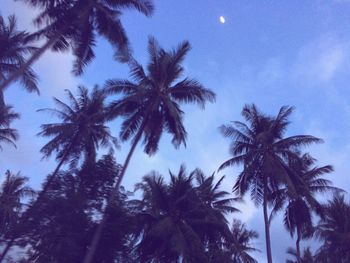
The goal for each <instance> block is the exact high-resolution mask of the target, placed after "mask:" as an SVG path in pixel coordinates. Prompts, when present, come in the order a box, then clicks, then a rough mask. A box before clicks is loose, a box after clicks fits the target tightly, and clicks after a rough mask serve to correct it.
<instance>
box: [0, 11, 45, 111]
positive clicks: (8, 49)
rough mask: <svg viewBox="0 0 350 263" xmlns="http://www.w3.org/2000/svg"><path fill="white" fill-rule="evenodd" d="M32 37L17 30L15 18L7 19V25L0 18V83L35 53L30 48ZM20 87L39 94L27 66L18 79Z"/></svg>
mask: <svg viewBox="0 0 350 263" xmlns="http://www.w3.org/2000/svg"><path fill="white" fill-rule="evenodd" d="M32 42H33V37H32V36H31V35H30V34H29V33H27V32H25V31H18V30H17V23H16V18H15V16H13V15H12V16H9V17H8V24H6V21H5V19H4V18H3V17H2V16H0V83H3V82H5V81H6V80H7V79H9V78H10V76H11V75H13V74H14V73H15V72H17V71H18V70H19V69H20V68H21V67H22V66H23V65H24V64H25V62H26V56H27V55H30V54H31V53H33V52H35V51H36V48H35V47H34V46H32V45H31V44H32ZM16 79H17V78H16ZM18 79H19V80H20V82H21V84H22V86H23V87H24V88H25V89H26V90H27V91H29V92H33V91H35V92H39V90H38V87H37V76H36V74H35V73H34V71H33V70H32V69H31V68H30V67H29V66H28V67H26V68H25V70H23V72H22V73H21V75H20V76H19V78H18ZM5 88H6V86H2V87H1V88H0V105H1V106H4V105H5V101H4V90H5Z"/></svg>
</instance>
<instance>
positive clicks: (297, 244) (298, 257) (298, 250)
mask: <svg viewBox="0 0 350 263" xmlns="http://www.w3.org/2000/svg"><path fill="white" fill-rule="evenodd" d="M295 245H296V251H297V262H298V263H301V255H300V231H299V229H298V230H297V240H296V242H295Z"/></svg>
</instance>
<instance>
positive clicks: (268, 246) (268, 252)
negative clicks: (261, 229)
mask: <svg viewBox="0 0 350 263" xmlns="http://www.w3.org/2000/svg"><path fill="white" fill-rule="evenodd" d="M263 210H264V223H265V240H266V255H267V262H268V263H272V253H271V239H270V224H269V218H268V214H267V183H266V179H265V183H264V201H263Z"/></svg>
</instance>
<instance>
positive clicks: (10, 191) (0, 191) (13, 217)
mask: <svg viewBox="0 0 350 263" xmlns="http://www.w3.org/2000/svg"><path fill="white" fill-rule="evenodd" d="M27 181H28V178H26V177H23V176H21V175H20V174H19V173H17V174H12V173H11V172H10V171H6V174H5V180H4V182H3V183H2V185H1V188H0V207H1V209H0V236H1V235H4V234H6V233H7V232H8V231H9V230H10V228H11V227H13V226H14V225H15V224H16V223H17V220H18V218H19V216H20V213H21V212H22V209H23V206H24V205H23V203H22V199H23V198H25V197H32V196H33V195H34V191H33V190H32V189H31V188H30V187H28V186H25V184H26V182H27Z"/></svg>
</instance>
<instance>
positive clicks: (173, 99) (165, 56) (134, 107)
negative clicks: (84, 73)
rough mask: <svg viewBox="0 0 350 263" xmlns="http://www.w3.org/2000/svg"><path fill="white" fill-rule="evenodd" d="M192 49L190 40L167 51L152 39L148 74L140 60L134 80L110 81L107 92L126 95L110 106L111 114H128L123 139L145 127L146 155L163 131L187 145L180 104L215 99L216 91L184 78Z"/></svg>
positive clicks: (133, 66)
mask: <svg viewBox="0 0 350 263" xmlns="http://www.w3.org/2000/svg"><path fill="white" fill-rule="evenodd" d="M189 50H190V44H189V43H188V42H187V41H185V42H183V43H181V44H180V45H179V46H178V47H177V48H176V49H174V50H170V51H165V50H164V49H162V48H161V47H159V45H158V43H157V42H156V40H155V39H153V38H150V40H149V43H148V51H149V54H150V62H149V63H148V65H147V73H146V72H145V70H144V68H143V67H142V66H141V65H140V64H139V63H137V62H136V61H132V62H131V63H130V67H131V77H132V81H129V80H109V81H107V83H106V87H105V90H106V92H107V93H116V94H122V95H123V96H122V98H120V99H118V100H116V101H114V102H113V103H111V105H110V114H111V116H114V117H116V116H119V115H123V116H125V120H124V122H123V124H122V128H121V132H120V137H121V139H122V140H128V139H129V138H130V137H132V136H134V135H135V134H136V133H137V132H138V131H139V130H140V129H142V131H143V135H144V144H145V148H144V150H145V152H146V153H147V154H154V153H155V152H156V151H157V150H158V144H159V140H160V138H161V135H162V133H163V131H166V132H167V133H169V134H170V135H171V136H172V143H173V145H174V146H175V147H179V146H180V145H181V144H184V145H186V135H187V132H186V130H185V127H184V125H183V115H184V112H183V111H182V110H181V108H180V104H181V103H196V104H198V105H199V106H201V107H204V105H205V103H206V102H207V101H210V102H213V101H214V100H215V94H214V93H213V92H212V91H210V90H209V89H206V88H204V87H203V86H202V85H201V84H200V83H199V82H198V81H196V80H194V79H190V78H186V77H185V78H183V72H184V67H183V66H182V65H181V63H182V61H183V60H184V58H185V56H186V54H187V53H188V51H189Z"/></svg>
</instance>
